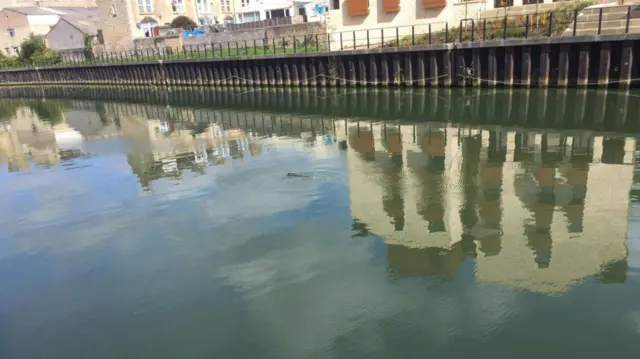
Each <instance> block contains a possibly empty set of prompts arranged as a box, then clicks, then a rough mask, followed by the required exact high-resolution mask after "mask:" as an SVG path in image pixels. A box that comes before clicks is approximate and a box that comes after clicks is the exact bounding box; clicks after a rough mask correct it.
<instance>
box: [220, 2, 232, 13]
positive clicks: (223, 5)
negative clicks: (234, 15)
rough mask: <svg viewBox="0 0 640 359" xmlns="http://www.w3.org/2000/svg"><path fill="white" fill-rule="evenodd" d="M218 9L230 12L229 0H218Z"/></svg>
mask: <svg viewBox="0 0 640 359" xmlns="http://www.w3.org/2000/svg"><path fill="white" fill-rule="evenodd" d="M220 11H222V12H226V13H229V12H231V0H220Z"/></svg>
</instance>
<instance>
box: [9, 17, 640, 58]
mask: <svg viewBox="0 0 640 359" xmlns="http://www.w3.org/2000/svg"><path fill="white" fill-rule="evenodd" d="M635 9H636V6H634V5H631V6H620V7H607V8H600V9H599V10H596V11H595V12H591V11H590V12H589V13H587V14H583V15H582V16H580V14H581V11H583V9H560V10H556V11H549V12H541V13H535V14H527V15H511V16H500V17H491V18H483V19H479V20H478V19H463V20H460V21H459V22H457V23H455V24H452V23H445V22H434V23H430V24H424V25H410V26H398V27H387V28H377V29H368V30H355V31H348V32H337V33H328V34H327V33H322V34H319V33H318V34H309V35H305V36H284V37H278V38H260V39H253V40H239V41H229V42H217V43H209V44H199V45H188V44H185V45H183V46H181V47H153V48H142V49H136V50H124V51H116V52H101V53H96V54H91V53H86V52H85V53H70V54H61V55H60V56H59V57H52V58H47V59H33V60H31V61H26V62H21V61H19V60H17V59H12V58H9V57H0V69H13V68H29V67H49V66H75V65H89V64H108V63H131V62H145V61H158V60H189V59H210V58H229V57H253V56H268V55H286V54H297V53H310V52H331V51H344V50H358V49H371V48H380V47H399V46H401V47H409V46H424V45H437V44H449V43H463V42H477V41H488V40H494V39H528V38H540V37H555V36H580V35H603V34H609V33H619V34H627V33H630V32H634V31H633V30H636V29H635V28H633V27H632V26H631V24H632V21H633V15H634V14H633V12H634V10H635ZM610 23H614V24H617V25H616V27H613V28H609V27H608V25H609V24H610ZM638 32H639V33H640V24H639V26H638Z"/></svg>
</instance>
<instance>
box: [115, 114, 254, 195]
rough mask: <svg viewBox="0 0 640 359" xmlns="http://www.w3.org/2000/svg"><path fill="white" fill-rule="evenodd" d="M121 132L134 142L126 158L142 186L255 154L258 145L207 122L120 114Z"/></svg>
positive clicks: (245, 137)
mask: <svg viewBox="0 0 640 359" xmlns="http://www.w3.org/2000/svg"><path fill="white" fill-rule="evenodd" d="M119 118H120V126H121V128H122V132H123V135H124V136H125V137H126V138H127V139H129V140H130V141H131V143H132V145H133V148H132V151H131V153H130V154H129V155H128V161H129V164H130V165H131V168H132V170H133V172H134V173H135V174H136V175H137V176H138V177H139V178H140V181H141V184H142V186H143V188H145V189H148V188H149V186H150V184H151V182H152V181H153V180H155V179H158V178H161V177H169V178H179V177H180V176H181V173H182V171H183V170H185V169H189V170H191V171H193V172H198V173H202V172H204V171H205V168H206V166H207V164H208V163H211V164H222V163H224V162H225V161H226V159H227V158H229V157H230V158H233V159H236V158H242V157H244V156H245V152H248V153H250V154H251V155H258V154H259V153H260V152H261V149H260V148H259V147H260V145H259V144H253V145H251V144H250V140H249V137H248V136H247V135H246V134H245V133H244V131H242V130H223V129H222V128H221V127H220V126H219V125H217V124H215V123H213V124H212V123H208V122H198V123H194V122H171V121H169V120H167V119H157V118H156V119H148V118H147V117H142V116H140V115H134V114H127V115H121V116H120V117H119Z"/></svg>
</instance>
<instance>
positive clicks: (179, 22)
mask: <svg viewBox="0 0 640 359" xmlns="http://www.w3.org/2000/svg"><path fill="white" fill-rule="evenodd" d="M171 27H173V28H176V29H185V30H191V29H194V28H196V27H198V24H196V22H195V21H193V20H191V19H190V18H189V17H187V16H182V15H181V16H178V17H176V18H175V19H173V21H171Z"/></svg>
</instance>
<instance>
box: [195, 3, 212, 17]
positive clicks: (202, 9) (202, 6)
mask: <svg viewBox="0 0 640 359" xmlns="http://www.w3.org/2000/svg"><path fill="white" fill-rule="evenodd" d="M196 7H197V8H198V13H199V14H208V13H209V12H211V8H210V7H209V0H196Z"/></svg>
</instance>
